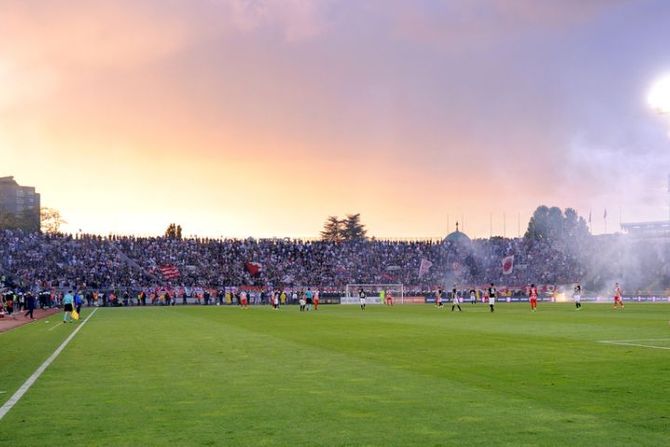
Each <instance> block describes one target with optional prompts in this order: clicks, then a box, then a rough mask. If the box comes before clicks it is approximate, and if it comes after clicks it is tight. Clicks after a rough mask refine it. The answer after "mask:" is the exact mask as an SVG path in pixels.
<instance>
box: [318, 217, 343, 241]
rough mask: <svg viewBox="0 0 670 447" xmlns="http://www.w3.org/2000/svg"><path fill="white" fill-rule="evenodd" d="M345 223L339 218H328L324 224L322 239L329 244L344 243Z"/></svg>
mask: <svg viewBox="0 0 670 447" xmlns="http://www.w3.org/2000/svg"><path fill="white" fill-rule="evenodd" d="M343 230H344V221H343V220H340V219H338V217H337V216H328V219H326V222H325V223H324V224H323V230H322V231H321V239H322V240H324V241H327V242H342V240H343V239H344V235H343Z"/></svg>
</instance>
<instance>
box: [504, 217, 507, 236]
mask: <svg viewBox="0 0 670 447" xmlns="http://www.w3.org/2000/svg"><path fill="white" fill-rule="evenodd" d="M503 237H505V238H506V237H507V213H503Z"/></svg>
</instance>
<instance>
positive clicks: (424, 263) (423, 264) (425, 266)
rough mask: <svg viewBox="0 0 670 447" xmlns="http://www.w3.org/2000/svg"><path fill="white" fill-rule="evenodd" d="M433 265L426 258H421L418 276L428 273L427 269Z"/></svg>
mask: <svg viewBox="0 0 670 447" xmlns="http://www.w3.org/2000/svg"><path fill="white" fill-rule="evenodd" d="M432 266H433V263H432V262H430V261H429V260H428V259H422V260H421V264H420V265H419V278H421V277H422V276H423V275H425V274H426V273H428V269H429V268H431V267H432Z"/></svg>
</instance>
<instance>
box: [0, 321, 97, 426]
mask: <svg viewBox="0 0 670 447" xmlns="http://www.w3.org/2000/svg"><path fill="white" fill-rule="evenodd" d="M97 310H98V309H97V308H96V309H94V310H93V312H91V315H89V316H88V317H86V319H85V320H84V321H83V322H82V323H81V324H80V325H79V326H78V327H77V329H75V330H74V331H73V332H72V333H71V334H70V336H69V337H68V338H66V339H65V341H64V342H63V343H61V345H60V346H59V347H58V349H56V350H55V351H54V353H53V354H51V355H50V356H49V358H48V359H46V360H45V361H44V363H42V365H40V367H39V368H37V370H36V371H35V372H34V373H33V374H32V375H31V376H30V377H28V380H26V381H25V382H24V383H23V385H21V387H20V388H19V389H18V390H17V391H16V393H14V395H13V396H12V397H10V398H9V400H8V401H7V402H5V404H4V405H3V406H2V407H0V421H1V420H2V418H4V417H5V415H6V414H7V413H8V412H9V410H11V409H12V408H13V407H14V405H16V403H17V402H18V401H19V400H20V399H21V398H22V397H23V395H24V394H26V392H28V390H29V389H30V387H31V386H33V383H35V381H36V380H37V379H39V377H40V376H41V375H42V373H43V372H44V370H46V369H47V368H48V367H49V365H51V362H53V361H54V360H55V359H56V357H58V355H59V354H60V353H61V352H62V351H63V349H65V347H66V346H67V345H68V343H70V340H72V339H73V338H74V336H75V335H77V332H79V330H80V329H81V328H83V327H84V325H85V324H86V322H88V320H90V319H91V317H92V316H93V315H94V314H95V311H97Z"/></svg>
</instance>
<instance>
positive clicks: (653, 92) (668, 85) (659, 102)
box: [647, 74, 670, 222]
mask: <svg viewBox="0 0 670 447" xmlns="http://www.w3.org/2000/svg"><path fill="white" fill-rule="evenodd" d="M647 104H649V107H651V109H652V110H653V111H654V112H656V113H657V114H659V115H662V116H666V117H667V116H670V74H666V75H664V76H663V77H661V78H659V79H657V80H656V81H655V82H654V83H653V84H652V85H651V88H650V89H649V92H648V93H647ZM668 222H670V175H668Z"/></svg>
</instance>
